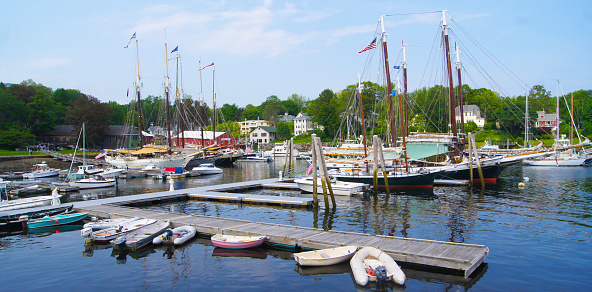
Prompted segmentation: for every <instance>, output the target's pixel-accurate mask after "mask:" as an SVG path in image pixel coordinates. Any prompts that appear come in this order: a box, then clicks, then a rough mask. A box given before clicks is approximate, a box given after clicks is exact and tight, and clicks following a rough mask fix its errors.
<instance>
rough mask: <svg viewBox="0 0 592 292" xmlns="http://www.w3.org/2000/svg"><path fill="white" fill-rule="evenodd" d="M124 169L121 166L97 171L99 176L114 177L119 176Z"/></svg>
mask: <svg viewBox="0 0 592 292" xmlns="http://www.w3.org/2000/svg"><path fill="white" fill-rule="evenodd" d="M124 170H125V169H123V168H111V167H109V168H106V169H105V170H103V172H101V173H99V175H100V176H102V177H104V178H115V177H118V176H120V175H121V174H122V173H123V171H124Z"/></svg>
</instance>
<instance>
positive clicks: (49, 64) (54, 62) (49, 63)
mask: <svg viewBox="0 0 592 292" xmlns="http://www.w3.org/2000/svg"><path fill="white" fill-rule="evenodd" d="M69 64H70V60H68V59H66V58H45V59H39V60H33V61H29V62H27V63H26V64H25V65H26V66H27V67H31V68H35V69H47V68H53V67H63V66H67V65H69Z"/></svg>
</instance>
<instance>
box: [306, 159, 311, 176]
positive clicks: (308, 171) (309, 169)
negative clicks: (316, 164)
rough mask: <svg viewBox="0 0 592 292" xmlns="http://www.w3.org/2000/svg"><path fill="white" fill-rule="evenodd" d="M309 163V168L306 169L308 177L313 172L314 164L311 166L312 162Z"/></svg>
mask: <svg viewBox="0 0 592 292" xmlns="http://www.w3.org/2000/svg"><path fill="white" fill-rule="evenodd" d="M307 163H308V167H307V168H306V176H309V175H310V172H311V171H312V164H310V162H307Z"/></svg>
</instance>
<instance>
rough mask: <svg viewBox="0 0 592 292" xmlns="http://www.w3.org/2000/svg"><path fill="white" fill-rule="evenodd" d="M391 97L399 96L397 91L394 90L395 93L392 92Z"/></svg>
mask: <svg viewBox="0 0 592 292" xmlns="http://www.w3.org/2000/svg"><path fill="white" fill-rule="evenodd" d="M389 96H397V91H396V90H393V92H391V94H389Z"/></svg>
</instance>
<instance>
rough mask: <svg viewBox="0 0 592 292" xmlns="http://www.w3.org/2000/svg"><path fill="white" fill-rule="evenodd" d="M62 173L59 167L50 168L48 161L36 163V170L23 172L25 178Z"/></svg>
mask: <svg viewBox="0 0 592 292" xmlns="http://www.w3.org/2000/svg"><path fill="white" fill-rule="evenodd" d="M59 173H60V170H59V169H55V168H49V166H47V163H45V161H43V162H42V163H39V164H35V165H34V170H33V171H31V172H26V173H23V178H24V179H36V178H41V177H52V176H57V175H58V174H59Z"/></svg>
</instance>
